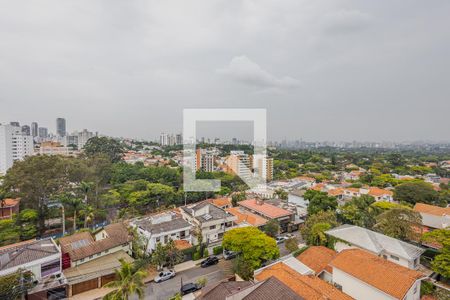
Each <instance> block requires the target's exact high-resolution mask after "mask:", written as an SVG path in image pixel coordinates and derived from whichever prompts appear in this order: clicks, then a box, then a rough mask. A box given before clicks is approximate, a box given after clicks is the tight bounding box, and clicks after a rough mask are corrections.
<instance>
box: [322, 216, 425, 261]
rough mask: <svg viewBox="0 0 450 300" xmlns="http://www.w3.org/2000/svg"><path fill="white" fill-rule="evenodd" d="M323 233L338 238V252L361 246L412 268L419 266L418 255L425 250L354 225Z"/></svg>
mask: <svg viewBox="0 0 450 300" xmlns="http://www.w3.org/2000/svg"><path fill="white" fill-rule="evenodd" d="M325 233H326V234H328V235H329V236H332V237H334V238H337V239H338V241H337V242H336V244H335V249H336V250H337V251H338V252H340V251H342V250H344V249H349V248H361V249H365V250H367V251H370V252H372V253H374V254H376V255H378V256H380V257H382V258H384V259H386V260H388V261H391V262H393V263H396V264H398V265H401V266H404V267H406V268H409V269H413V270H415V269H417V268H418V267H419V261H420V256H421V255H422V253H423V252H425V250H424V249H422V248H420V247H417V246H415V245H411V244H409V243H406V242H403V241H400V240H398V239H394V238H392V237H389V236H387V235H384V234H381V233H379V232H375V231H372V230H369V229H366V228H362V227H359V226H355V225H348V224H344V225H341V226H339V227H336V228H333V229H330V230H328V231H326V232H325Z"/></svg>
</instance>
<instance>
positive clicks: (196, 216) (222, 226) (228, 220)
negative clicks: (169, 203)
mask: <svg viewBox="0 0 450 300" xmlns="http://www.w3.org/2000/svg"><path fill="white" fill-rule="evenodd" d="M180 212H181V215H182V216H183V219H184V220H186V221H187V222H189V223H190V224H191V225H193V226H194V227H195V230H197V231H198V232H201V233H202V239H203V242H206V243H216V242H220V241H221V240H222V238H223V235H224V233H225V232H226V231H227V230H230V229H231V228H232V227H233V224H234V222H235V221H236V220H237V218H236V216H234V215H232V214H230V213H228V212H227V211H225V210H224V209H221V208H218V207H217V206H215V205H213V204H211V203H210V202H209V201H207V200H206V201H202V202H198V203H195V204H191V205H187V206H182V207H181V208H180ZM193 242H194V244H197V243H198V241H197V239H196V238H195V237H194V238H193Z"/></svg>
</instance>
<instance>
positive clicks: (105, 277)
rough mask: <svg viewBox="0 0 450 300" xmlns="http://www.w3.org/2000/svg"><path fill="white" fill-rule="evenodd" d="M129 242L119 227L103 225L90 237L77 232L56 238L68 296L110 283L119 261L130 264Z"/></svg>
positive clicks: (129, 239)
mask: <svg viewBox="0 0 450 300" xmlns="http://www.w3.org/2000/svg"><path fill="white" fill-rule="evenodd" d="M131 240H132V239H131V236H130V234H129V232H128V229H127V227H126V226H125V225H124V224H123V223H115V224H110V225H107V226H105V227H104V228H101V229H99V230H97V231H96V232H94V233H90V232H79V233H75V234H73V235H70V236H66V237H62V238H60V240H59V243H60V245H61V251H62V267H63V269H64V275H65V277H66V278H67V281H68V284H69V291H68V295H69V296H73V295H76V294H80V293H82V292H85V291H88V290H91V289H96V288H99V287H102V286H103V285H105V284H106V283H108V282H109V281H112V280H114V273H115V272H114V271H115V269H117V268H119V267H120V263H119V259H124V260H125V261H128V262H130V261H133V259H132V258H131V257H130V255H131Z"/></svg>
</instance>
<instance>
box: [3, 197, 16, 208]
mask: <svg viewBox="0 0 450 300" xmlns="http://www.w3.org/2000/svg"><path fill="white" fill-rule="evenodd" d="M2 202H3V207H10V206H16V205H17V204H19V202H20V198H16V199H11V198H6V199H3V201H2Z"/></svg>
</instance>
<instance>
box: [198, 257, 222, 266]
mask: <svg viewBox="0 0 450 300" xmlns="http://www.w3.org/2000/svg"><path fill="white" fill-rule="evenodd" d="M218 262H219V259H218V258H217V256H210V257H208V258H207V259H205V260H204V261H202V263H201V267H202V268H206V267H209V266H212V265H215V264H217V263H218Z"/></svg>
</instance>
